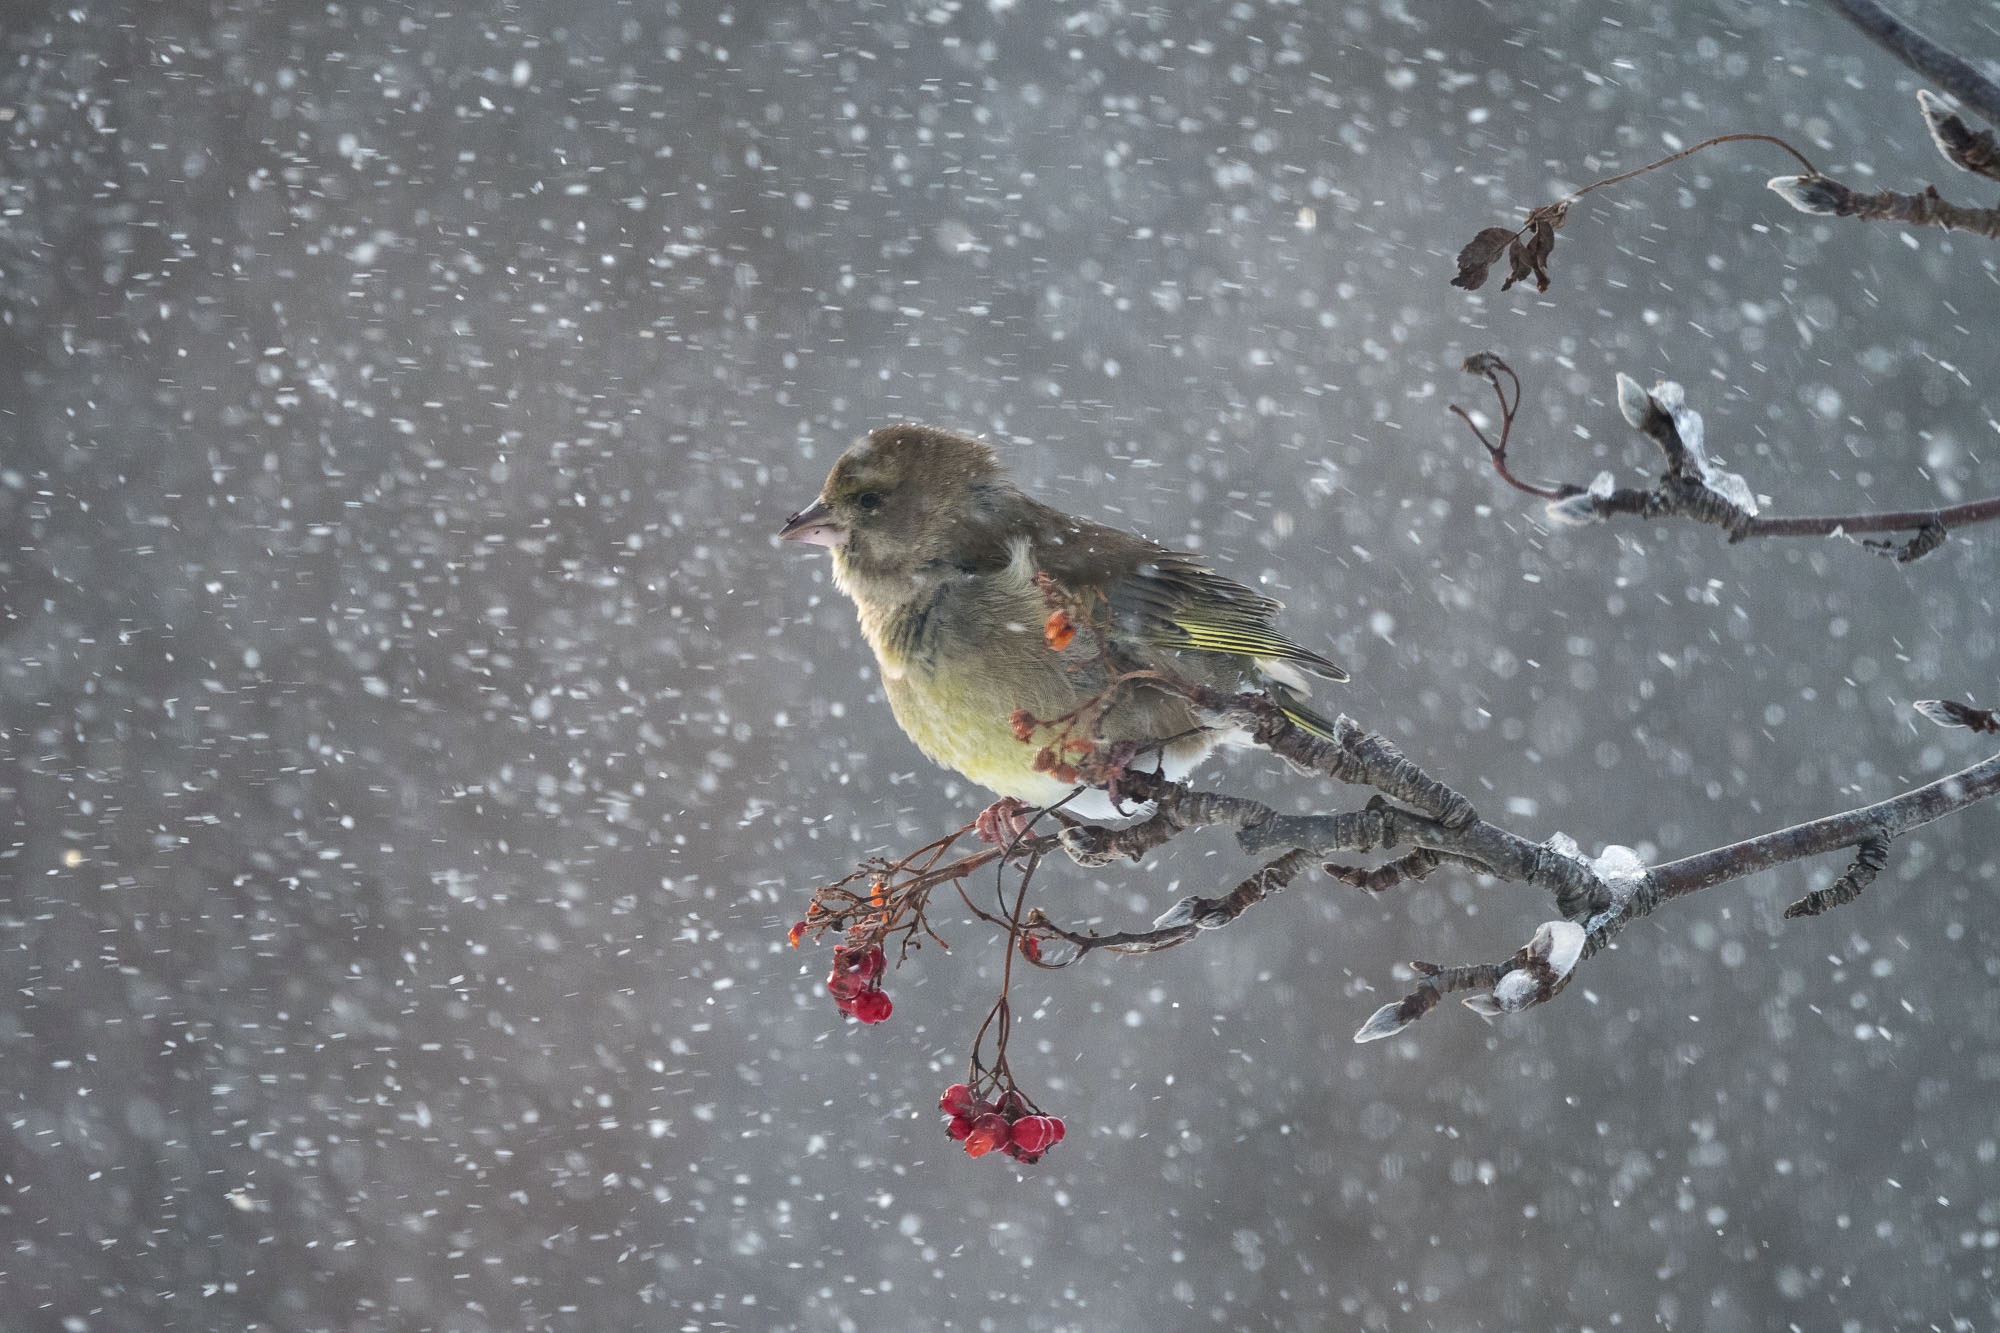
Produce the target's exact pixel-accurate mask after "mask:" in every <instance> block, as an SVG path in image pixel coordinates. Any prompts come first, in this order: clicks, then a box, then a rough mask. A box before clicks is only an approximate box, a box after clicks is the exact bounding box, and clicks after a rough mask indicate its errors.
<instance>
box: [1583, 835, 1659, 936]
mask: <svg viewBox="0 0 2000 1333" xmlns="http://www.w3.org/2000/svg"><path fill="white" fill-rule="evenodd" d="M1590 873H1592V874H1593V875H1596V876H1597V878H1598V880H1599V882H1600V883H1602V884H1603V885H1604V887H1605V890H1606V891H1607V892H1608V893H1609V894H1610V896H1611V905H1610V906H1609V907H1607V908H1606V909H1605V910H1604V913H1603V914H1602V916H1601V917H1600V918H1598V919H1599V920H1602V919H1608V918H1614V917H1618V916H1622V915H1623V914H1624V912H1625V910H1626V909H1627V908H1628V907H1630V906H1631V903H1632V899H1633V898H1634V897H1635V896H1636V895H1637V894H1638V892H1639V890H1640V889H1641V888H1643V887H1644V886H1645V883H1646V863H1645V861H1643V860H1642V859H1640V856H1639V853H1637V852H1635V851H1633V850H1632V849H1631V848H1630V847H1620V846H1618V845H1617V844H1616V843H1613V844H1612V845H1611V846H1609V847H1606V848H1605V849H1604V850H1603V851H1601V852H1599V853H1598V854H1597V859H1596V860H1594V861H1592V862H1591V863H1590ZM1591 924H1593V925H1595V924H1596V921H1593V922H1592V923H1591Z"/></svg>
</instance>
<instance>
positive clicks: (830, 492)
mask: <svg viewBox="0 0 2000 1333" xmlns="http://www.w3.org/2000/svg"><path fill="white" fill-rule="evenodd" d="M999 475H1000V465H999V463H998V462H997V461H996V460H995V459H994V457H993V451H992V449H990V448H988V447H987V446H986V445H985V444H984V443H982V442H980V441H979V440H975V439H973V438H972V437H971V436H969V435H959V434H957V433H955V432H953V431H947V430H939V429H937V428H935V427H931V426H918V425H898V426H884V427H882V428H881V429H879V430H874V431H870V432H869V433H868V434H867V435H865V436H863V437H862V438H861V439H860V440H859V441H857V442H856V443H855V444H854V445H853V447H851V448H850V449H848V451H847V452H846V453H844V454H842V455H841V456H840V458H839V459H838V461H836V462H835V463H834V465H833V471H832V472H831V473H829V474H828V475H827V479H826V485H825V486H823V487H821V488H820V493H819V498H818V500H816V501H815V502H814V503H813V504H811V505H809V506H807V507H806V508H805V509H802V510H800V511H799V512H798V513H796V514H793V515H792V517H791V519H790V520H789V521H787V522H786V524H785V526H784V527H783V528H782V529H781V530H780V531H779V533H778V535H779V536H780V537H783V538H785V539H786V540H789V541H800V542H810V543H812V544H814V545H817V546H827V547H831V548H833V550H834V551H835V553H836V560H835V568H836V570H837V571H840V572H843V573H844V574H846V575H849V576H856V577H860V578H864V579H867V580H870V581H871V582H872V581H877V580H893V579H905V578H918V577H921V576H922V575H923V574H924V573H925V571H927V570H938V571H939V572H942V571H943V568H944V567H946V566H948V565H950V564H951V562H952V561H953V560H954V558H955V557H954V551H955V550H956V548H957V546H958V544H959V543H960V542H961V541H962V540H963V534H964V532H965V530H966V526H967V525H968V523H973V522H977V521H978V519H979V517H980V516H981V511H982V510H983V509H985V508H986V507H987V499H988V497H989V496H990V494H991V493H992V491H993V490H994V487H995V484H996V482H997V481H998V478H999Z"/></svg>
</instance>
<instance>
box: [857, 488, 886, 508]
mask: <svg viewBox="0 0 2000 1333" xmlns="http://www.w3.org/2000/svg"><path fill="white" fill-rule="evenodd" d="M854 503H856V504H858V505H860V506H861V507H862V508H863V509H880V508H881V507H882V493H881V492H880V491H863V492H861V494H859V495H857V496H855V497H854Z"/></svg>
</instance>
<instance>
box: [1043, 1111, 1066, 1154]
mask: <svg viewBox="0 0 2000 1333" xmlns="http://www.w3.org/2000/svg"><path fill="white" fill-rule="evenodd" d="M1042 1119H1044V1120H1046V1121H1048V1122H1049V1125H1050V1131H1049V1132H1050V1133H1052V1134H1054V1135H1055V1137H1054V1138H1052V1139H1050V1140H1049V1146H1050V1147H1054V1146H1055V1145H1056V1144H1058V1143H1061V1142H1062V1141H1063V1122H1062V1117H1061V1116H1054V1115H1045V1116H1043V1117H1042Z"/></svg>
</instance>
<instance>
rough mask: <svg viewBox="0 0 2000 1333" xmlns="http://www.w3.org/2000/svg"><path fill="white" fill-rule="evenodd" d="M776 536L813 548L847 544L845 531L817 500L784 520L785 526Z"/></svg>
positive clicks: (831, 513) (830, 511)
mask: <svg viewBox="0 0 2000 1333" xmlns="http://www.w3.org/2000/svg"><path fill="white" fill-rule="evenodd" d="M778 536H779V537H780V538H781V539H783V540H785V541H788V542H807V543H809V544H811V545H813V546H833V547H837V546H845V545H846V544H847V529H846V528H843V527H841V526H840V520H839V519H837V518H835V517H834V516H833V511H832V510H831V509H828V508H827V507H826V506H825V505H824V504H822V503H820V502H819V501H818V500H815V501H813V502H812V503H811V504H809V505H807V506H806V507H805V508H804V509H801V510H800V511H799V512H798V513H796V514H793V515H792V516H791V517H790V518H788V519H786V520H785V526H784V527H782V528H779V529H778Z"/></svg>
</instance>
